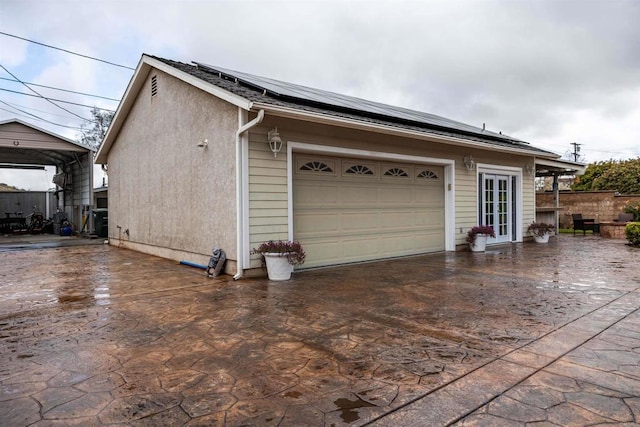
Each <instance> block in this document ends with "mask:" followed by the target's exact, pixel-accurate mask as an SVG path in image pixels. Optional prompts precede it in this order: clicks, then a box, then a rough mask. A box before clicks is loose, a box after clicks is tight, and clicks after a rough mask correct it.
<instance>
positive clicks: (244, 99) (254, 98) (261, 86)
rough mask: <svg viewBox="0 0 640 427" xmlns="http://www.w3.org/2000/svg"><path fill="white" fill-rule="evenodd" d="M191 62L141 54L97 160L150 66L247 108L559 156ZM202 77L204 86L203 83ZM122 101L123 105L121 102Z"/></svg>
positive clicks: (442, 121)
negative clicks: (320, 117) (223, 94)
mask: <svg viewBox="0 0 640 427" xmlns="http://www.w3.org/2000/svg"><path fill="white" fill-rule="evenodd" d="M194 64H195V65H191V64H185V63H182V62H178V61H173V60H169V59H165V58H159V57H155V56H149V55H143V57H142V59H141V61H140V64H139V65H138V68H137V69H136V73H135V75H134V77H133V79H132V81H131V83H130V84H129V88H128V89H127V92H126V93H125V97H124V98H123V102H122V103H121V106H119V107H118V111H117V112H116V116H115V117H114V120H113V122H112V125H111V128H110V129H109V131H108V132H107V135H106V137H105V142H104V143H103V146H102V147H101V148H100V151H99V152H98V156H97V159H96V161H97V162H106V153H108V151H109V149H110V146H111V144H112V143H113V140H114V139H115V136H116V135H117V133H118V132H119V128H120V126H121V125H122V120H123V119H121V118H119V116H120V115H121V113H123V114H125V115H126V113H127V112H128V111H122V112H121V109H122V110H128V108H130V107H131V104H132V101H128V103H127V98H128V97H129V96H134V94H135V93H136V92H137V91H138V90H139V89H140V85H141V82H140V81H139V80H144V78H146V76H147V75H148V73H149V71H150V67H152V66H153V67H155V68H160V69H161V70H162V71H165V72H168V73H169V74H172V75H174V76H175V77H178V78H181V79H183V80H185V81H187V82H188V83H190V84H194V85H197V86H198V87H200V88H201V89H203V90H207V91H209V92H210V93H212V94H214V95H220V94H221V92H224V93H226V95H228V96H226V97H225V96H223V99H226V100H227V101H230V102H233V103H235V104H236V105H238V106H239V107H241V108H244V109H247V110H249V109H253V110H258V109H265V110H267V112H270V111H271V112H276V113H279V114H285V113H286V114H287V116H289V117H296V115H299V116H300V118H304V117H309V116H311V115H313V116H315V117H319V116H323V117H326V118H328V119H329V120H331V119H334V120H344V121H349V122H350V123H360V124H363V125H364V126H369V127H371V128H374V127H375V128H376V129H377V130H380V129H389V130H391V129H395V130H397V131H400V132H405V133H409V134H412V135H415V136H418V135H419V136H423V137H435V138H439V139H440V138H444V139H449V141H448V142H449V143H452V144H458V145H460V144H462V143H464V142H471V143H475V144H474V145H476V146H480V147H484V148H486V149H492V150H497V151H515V152H520V153H525V154H529V155H533V156H538V157H544V158H553V159H555V158H558V157H560V156H559V155H558V154H556V153H553V152H550V151H547V150H543V149H540V148H537V147H534V146H531V145H530V144H529V143H527V142H525V141H522V140H519V139H516V138H512V137H510V136H507V135H503V134H501V133H495V132H491V131H488V130H485V129H482V128H478V127H475V126H470V125H467V124H464V123H461V122H457V121H454V120H450V119H447V118H444V117H440V116H436V115H433V114H428V113H424V112H420V111H415V110H409V109H406V108H400V107H395V106H391V105H386V104H382V103H378V102H373V101H368V100H364V99H361V98H356V97H352V96H347V95H341V94H337V93H334V92H329V91H325V90H321V89H314V88H309V87H306V86H302V85H297V84H292V83H287V82H282V81H279V80H274V79H270V78H265V77H260V76H255V75H252V74H248V73H243V72H238V71H232V70H228V69H225V68H222V67H217V66H212V65H206V64H202V63H197V62H196V63H194ZM203 83H204V84H205V85H209V87H205V86H203ZM214 88H215V89H214ZM220 89H222V91H220ZM134 97H135V96H134ZM123 105H124V106H125V108H121V107H122V106H123ZM112 128H113V129H112Z"/></svg>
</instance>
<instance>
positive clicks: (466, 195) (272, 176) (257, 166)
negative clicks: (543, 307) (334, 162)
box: [249, 117, 535, 267]
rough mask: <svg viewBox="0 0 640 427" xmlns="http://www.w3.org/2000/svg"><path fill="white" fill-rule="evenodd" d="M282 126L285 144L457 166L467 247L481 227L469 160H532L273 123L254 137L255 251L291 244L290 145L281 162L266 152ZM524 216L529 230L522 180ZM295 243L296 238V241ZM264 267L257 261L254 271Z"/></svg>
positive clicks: (528, 196) (530, 207) (530, 185)
mask: <svg viewBox="0 0 640 427" xmlns="http://www.w3.org/2000/svg"><path fill="white" fill-rule="evenodd" d="M275 126H277V127H278V131H279V133H280V135H281V137H282V139H283V140H284V141H285V142H286V141H294V142H302V143H309V144H319V145H332V146H340V147H346V148H353V149H361V150H371V151H380V152H389V153H399V154H405V155H412V156H422V157H432V158H441V159H453V160H455V162H456V163H455V165H456V166H455V190H456V202H455V211H456V215H455V240H456V244H457V245H463V244H464V239H465V237H466V232H467V231H468V229H469V228H471V227H473V226H474V225H477V223H478V218H477V217H478V207H477V199H478V193H477V186H478V176H477V172H476V170H474V171H468V170H467V169H466V167H465V165H464V163H463V161H462V160H463V157H464V156H465V155H468V154H470V155H472V156H473V158H474V160H475V161H476V163H484V164H488V165H501V166H509V167H516V168H524V167H525V164H526V163H530V164H533V159H532V158H531V157H526V156H514V155H508V154H502V153H496V152H490V151H483V150H478V149H466V148H460V147H455V146H451V145H444V144H441V143H436V142H429V141H416V140H411V139H408V138H400V137H395V136H388V135H379V134H370V133H366V132H362V131H357V130H352V129H345V128H338V127H330V126H326V125H320V124H312V123H304V122H300V121H296V120H290V119H282V118H273V117H268V118H266V119H265V121H264V122H263V123H262V125H261V126H258V127H256V128H254V129H252V131H251V132H250V136H249V158H250V160H249V161H250V165H251V172H250V177H249V179H250V187H249V191H250V195H249V199H250V206H251V210H250V212H251V214H250V219H249V223H250V243H251V247H255V246H256V245H257V244H259V243H260V242H262V241H265V240H269V239H286V238H287V236H288V234H287V230H288V228H287V227H288V217H287V206H288V205H287V197H288V196H287V155H286V143H285V144H284V145H283V147H282V151H281V153H280V154H278V156H277V158H274V157H273V154H272V153H271V152H270V151H269V149H268V146H267V132H268V130H269V129H271V128H273V127H275ZM522 180H523V183H522V187H523V193H522V197H523V212H522V221H521V224H520V226H521V227H524V228H525V229H526V226H527V225H528V224H530V223H531V222H532V221H533V219H534V217H535V209H534V203H535V201H534V200H535V198H534V195H535V189H534V179H533V177H532V176H530V175H529V174H527V173H526V172H525V173H523V174H522ZM294 238H295V236H294ZM258 265H259V261H258V260H257V257H253V259H252V264H251V266H252V267H256V266H258Z"/></svg>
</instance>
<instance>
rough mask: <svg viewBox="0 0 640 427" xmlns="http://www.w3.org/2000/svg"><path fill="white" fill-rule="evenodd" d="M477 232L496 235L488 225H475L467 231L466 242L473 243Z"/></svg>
mask: <svg viewBox="0 0 640 427" xmlns="http://www.w3.org/2000/svg"><path fill="white" fill-rule="evenodd" d="M478 234H486V235H487V236H489V237H496V232H495V231H493V227H492V226H490V225H476V226H475V227H473V228H471V230H469V231H468V232H467V243H469V244H471V245H473V244H474V243H475V241H476V236H477V235H478Z"/></svg>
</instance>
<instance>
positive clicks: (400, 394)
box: [0, 236, 640, 426]
mask: <svg viewBox="0 0 640 427" xmlns="http://www.w3.org/2000/svg"><path fill="white" fill-rule="evenodd" d="M639 259H640V250H638V249H634V248H630V247H628V246H626V245H625V244H624V241H620V240H606V239H601V238H599V237H597V236H575V237H574V236H559V237H555V238H552V241H551V243H550V244H548V245H545V246H543V245H536V244H534V243H524V244H518V245H511V246H506V247H503V248H499V249H491V250H489V251H488V252H486V253H484V254H474V253H470V252H458V253H446V254H435V255H429V256H420V257H412V258H406V259H401V260H393V261H385V262H378V263H371V264H361V265H353V266H347V267H340V268H332V269H324V270H315V271H306V272H297V273H296V274H295V275H294V279H293V280H291V281H289V282H269V281H268V280H266V279H251V280H241V281H238V282H233V281H231V280H229V279H228V278H227V277H225V278H223V279H222V280H219V279H208V278H207V277H205V275H204V272H203V271H202V270H198V269H193V268H190V267H185V266H181V265H178V264H177V263H175V262H172V261H167V260H163V259H159V258H154V257H151V256H147V255H144V254H140V253H136V252H132V251H128V250H124V249H118V248H116V247H109V246H104V245H101V246H98V245H92V246H70V247H60V248H47V249H36V250H12V251H8V252H2V253H0V425H3V426H27V425H33V426H58V425H60V426H63V425H77V426H92V425H96V426H102V425H116V426H127V425H135V426H138V425H150V426H160V425H171V426H173V425H189V426H241V425H242V426H249V425H256V426H276V425H279V426H299V425H310V426H333V425H335V426H345V425H349V426H361V425H374V426H403V425H404V426H427V425H428V426H437V425H464V426H466V425H525V424H526V423H528V424H530V425H541V426H542V425H562V426H565V425H597V424H627V425H634V423H636V424H637V423H640V262H638V260H639Z"/></svg>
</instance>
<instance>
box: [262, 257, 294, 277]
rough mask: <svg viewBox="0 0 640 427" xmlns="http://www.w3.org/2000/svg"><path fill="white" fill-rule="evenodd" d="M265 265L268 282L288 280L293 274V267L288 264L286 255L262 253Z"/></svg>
mask: <svg viewBox="0 0 640 427" xmlns="http://www.w3.org/2000/svg"><path fill="white" fill-rule="evenodd" d="M262 255H263V256H264V260H265V262H266V263H267V274H268V275H269V280H289V279H291V273H292V272H293V265H291V264H289V260H288V259H287V254H282V253H263V254H262Z"/></svg>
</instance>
